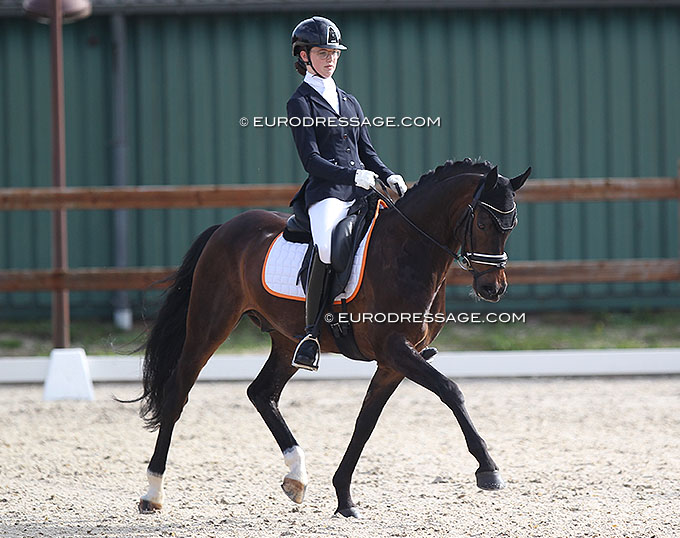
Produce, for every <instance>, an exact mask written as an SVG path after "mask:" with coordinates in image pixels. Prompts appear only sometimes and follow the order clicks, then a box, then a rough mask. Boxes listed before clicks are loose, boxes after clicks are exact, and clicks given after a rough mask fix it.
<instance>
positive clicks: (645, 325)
mask: <svg viewBox="0 0 680 538" xmlns="http://www.w3.org/2000/svg"><path fill="white" fill-rule="evenodd" d="M51 330H52V328H51V323H50V322H49V321H31V322H23V321H22V322H16V321H2V322H0V355H2V356H34V355H35V356H46V355H49V353H50V351H51V349H52V342H51ZM145 330H146V329H145V326H144V324H142V323H138V324H136V325H135V327H134V329H133V331H131V332H125V331H121V330H119V329H116V328H115V327H114V326H113V324H112V323H110V322H105V321H74V322H73V323H72V327H71V340H72V346H73V347H82V348H84V349H85V350H86V352H87V353H88V355H116V354H122V355H125V354H128V353H132V352H133V351H134V350H135V349H136V348H138V347H139V346H141V345H142V344H143V342H144V338H145ZM434 345H435V346H437V347H438V348H439V349H440V350H441V351H468V350H469V351H473V350H498V351H506V350H522V349H603V348H655V347H680V310H673V311H663V312H647V311H641V312H631V313H604V312H599V313H578V314H576V313H527V314H526V318H525V323H507V324H506V323H447V324H446V325H445V326H444V328H443V329H442V331H441V333H440V334H439V336H438V337H437V339H436V340H435V342H434ZM268 350H269V337H268V336H267V335H266V334H263V333H261V332H260V331H259V329H257V327H255V326H254V325H253V324H252V323H251V322H250V321H249V320H248V319H245V318H244V319H242V320H241V322H240V323H239V325H238V326H237V328H236V329H235V330H234V331H233V332H232V334H231V335H230V336H229V338H228V339H227V341H226V342H224V343H223V344H222V345H221V346H220V348H219V350H218V352H221V353H245V352H256V353H260V352H261V353H263V354H266V353H267V352H268Z"/></svg>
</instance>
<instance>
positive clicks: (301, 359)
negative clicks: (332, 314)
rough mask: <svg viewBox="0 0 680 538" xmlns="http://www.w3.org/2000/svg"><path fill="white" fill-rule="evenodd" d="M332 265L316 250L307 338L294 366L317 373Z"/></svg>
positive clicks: (308, 298)
mask: <svg viewBox="0 0 680 538" xmlns="http://www.w3.org/2000/svg"><path fill="white" fill-rule="evenodd" d="M331 277H332V270H331V266H330V265H326V264H325V263H323V262H322V261H321V258H319V253H318V250H317V249H316V248H315V249H314V253H313V255H312V262H311V264H310V267H309V277H308V278H307V296H306V299H305V324H306V327H305V332H306V333H307V336H305V337H304V338H303V339H302V341H300V343H299V344H298V346H297V348H295V354H294V355H293V363H292V364H293V366H296V367H298V368H304V369H305V370H312V371H316V370H318V369H319V351H320V346H319V333H320V332H321V319H322V317H323V314H324V311H325V310H326V307H327V306H328V303H329V302H330V297H329V294H330V287H331V281H332V280H333V279H332V278H331Z"/></svg>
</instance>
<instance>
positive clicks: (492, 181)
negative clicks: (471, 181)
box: [484, 166, 498, 191]
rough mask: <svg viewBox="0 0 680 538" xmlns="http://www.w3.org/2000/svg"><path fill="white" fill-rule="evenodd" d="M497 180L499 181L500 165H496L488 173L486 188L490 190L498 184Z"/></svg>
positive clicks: (485, 182)
mask: <svg viewBox="0 0 680 538" xmlns="http://www.w3.org/2000/svg"><path fill="white" fill-rule="evenodd" d="M497 182H498V166H494V167H493V168H492V169H491V170H489V172H488V173H487V174H486V180H485V181H484V190H485V191H490V190H491V189H493V188H494V187H495V186H496V183H497Z"/></svg>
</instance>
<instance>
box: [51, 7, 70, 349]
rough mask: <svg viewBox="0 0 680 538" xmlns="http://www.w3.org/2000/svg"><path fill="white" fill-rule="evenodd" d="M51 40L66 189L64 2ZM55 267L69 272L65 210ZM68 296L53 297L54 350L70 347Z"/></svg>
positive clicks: (58, 160)
mask: <svg viewBox="0 0 680 538" xmlns="http://www.w3.org/2000/svg"><path fill="white" fill-rule="evenodd" d="M51 22H52V24H51V27H50V37H51V42H52V46H51V49H52V50H51V57H52V62H51V64H52V65H51V67H52V185H53V186H54V187H59V188H64V187H65V186H66V151H65V128H64V62H63V42H62V0H53V3H52V21H51ZM52 265H53V267H54V269H55V270H56V271H66V270H67V269H68V236H67V232H66V210H65V209H64V208H60V209H55V210H54V211H53V212H52ZM70 333H71V315H70V309H69V293H68V290H67V289H64V288H62V289H59V290H56V291H54V292H53V293H52V344H53V346H54V347H55V348H67V347H70V346H71V335H70Z"/></svg>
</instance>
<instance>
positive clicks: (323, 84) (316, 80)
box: [304, 71, 336, 95]
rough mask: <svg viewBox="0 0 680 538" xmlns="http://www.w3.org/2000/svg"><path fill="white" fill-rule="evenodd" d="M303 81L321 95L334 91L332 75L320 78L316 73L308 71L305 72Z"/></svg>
mask: <svg viewBox="0 0 680 538" xmlns="http://www.w3.org/2000/svg"><path fill="white" fill-rule="evenodd" d="M304 81H305V82H306V83H307V84H309V85H310V86H311V87H312V88H314V89H315V90H316V91H317V92H319V93H320V94H321V95H324V94H325V93H326V92H328V91H332V92H334V91H336V86H335V81H334V80H333V77H328V78H322V77H319V76H317V75H312V74H311V73H310V72H309V71H307V74H305V79H304Z"/></svg>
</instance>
